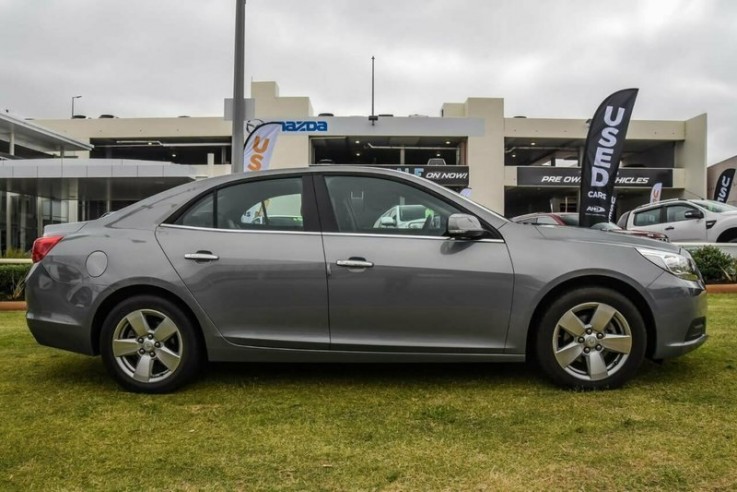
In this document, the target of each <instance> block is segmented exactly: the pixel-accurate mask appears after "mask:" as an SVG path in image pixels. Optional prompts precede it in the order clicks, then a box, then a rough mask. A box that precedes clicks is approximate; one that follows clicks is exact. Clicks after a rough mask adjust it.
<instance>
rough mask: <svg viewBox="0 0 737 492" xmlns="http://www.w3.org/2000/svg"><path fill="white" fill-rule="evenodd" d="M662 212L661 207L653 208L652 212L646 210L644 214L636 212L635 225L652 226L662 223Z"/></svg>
mask: <svg viewBox="0 0 737 492" xmlns="http://www.w3.org/2000/svg"><path fill="white" fill-rule="evenodd" d="M660 210H661V207H658V208H652V209H650V210H644V211H642V212H635V219H634V225H635V226H650V225H655V224H659V223H660Z"/></svg>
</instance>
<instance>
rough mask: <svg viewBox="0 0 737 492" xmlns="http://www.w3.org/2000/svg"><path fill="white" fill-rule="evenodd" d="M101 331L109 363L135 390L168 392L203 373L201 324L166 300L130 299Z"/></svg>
mask: <svg viewBox="0 0 737 492" xmlns="http://www.w3.org/2000/svg"><path fill="white" fill-rule="evenodd" d="M100 335H101V336H100V353H101V354H102V358H103V360H104V362H105V366H106V367H107V369H108V371H109V372H110V374H112V376H113V377H114V378H115V379H116V380H117V381H118V383H120V385H121V386H123V387H124V388H125V389H127V390H129V391H135V392H143V393H166V392H169V391H173V390H175V389H177V388H179V387H180V386H182V385H183V384H185V383H187V382H189V381H190V380H192V379H193V378H194V376H195V375H196V374H197V370H198V368H199V365H200V362H201V348H200V342H199V338H198V336H197V333H196V332H195V328H194V326H193V324H192V322H191V321H190V319H189V318H188V317H187V316H186V315H185V314H184V313H183V312H182V310H181V309H180V308H179V307H178V306H176V305H175V304H174V303H172V302H170V301H168V300H166V299H163V298H160V297H156V296H137V297H132V298H130V299H126V300H125V301H123V302H121V303H120V304H118V305H117V306H116V307H115V308H114V309H113V310H112V311H111V312H110V314H108V316H107V318H106V319H105V322H104V324H103V326H102V332H101V334H100Z"/></svg>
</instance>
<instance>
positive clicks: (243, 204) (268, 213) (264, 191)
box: [216, 178, 304, 231]
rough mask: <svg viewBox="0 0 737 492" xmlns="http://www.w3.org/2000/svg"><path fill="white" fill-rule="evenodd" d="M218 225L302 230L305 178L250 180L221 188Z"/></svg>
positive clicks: (221, 226)
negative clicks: (303, 179)
mask: <svg viewBox="0 0 737 492" xmlns="http://www.w3.org/2000/svg"><path fill="white" fill-rule="evenodd" d="M216 209H217V217H216V220H217V228H218V229H250V230H277V231H280V230H286V231H302V230H304V223H303V218H302V178H284V179H271V180H266V181H249V182H245V183H240V184H237V185H233V186H229V187H227V188H221V189H220V190H218V191H217V207H216Z"/></svg>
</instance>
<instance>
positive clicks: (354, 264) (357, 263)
mask: <svg viewBox="0 0 737 492" xmlns="http://www.w3.org/2000/svg"><path fill="white" fill-rule="evenodd" d="M335 264H336V265H338V266H339V267H346V268H371V267H372V266H374V264H373V263H372V262H370V261H366V259H365V258H349V259H347V260H338V261H336V262H335Z"/></svg>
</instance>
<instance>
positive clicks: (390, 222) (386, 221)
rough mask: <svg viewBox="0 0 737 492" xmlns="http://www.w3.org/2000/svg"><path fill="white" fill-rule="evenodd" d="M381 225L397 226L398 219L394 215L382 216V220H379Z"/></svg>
mask: <svg viewBox="0 0 737 492" xmlns="http://www.w3.org/2000/svg"><path fill="white" fill-rule="evenodd" d="M379 225H381V227H396V225H397V221H395V220H394V219H393V218H392V217H382V218H381V220H379Z"/></svg>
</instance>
